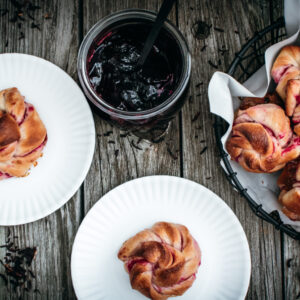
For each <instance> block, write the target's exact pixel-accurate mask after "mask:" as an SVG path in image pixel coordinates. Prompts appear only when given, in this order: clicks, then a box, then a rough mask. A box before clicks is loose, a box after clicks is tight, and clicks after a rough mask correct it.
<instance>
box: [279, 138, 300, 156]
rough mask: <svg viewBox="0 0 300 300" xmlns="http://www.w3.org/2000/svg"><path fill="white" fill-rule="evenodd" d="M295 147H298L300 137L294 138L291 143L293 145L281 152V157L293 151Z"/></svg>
mask: <svg viewBox="0 0 300 300" xmlns="http://www.w3.org/2000/svg"><path fill="white" fill-rule="evenodd" d="M297 146H300V137H297V138H295V139H294V141H293V144H292V145H291V146H289V147H287V148H286V149H284V150H283V151H282V152H281V155H284V154H285V153H287V152H289V151H291V150H293V149H295V148H296V147H297Z"/></svg>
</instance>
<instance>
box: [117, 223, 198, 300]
mask: <svg viewBox="0 0 300 300" xmlns="http://www.w3.org/2000/svg"><path fill="white" fill-rule="evenodd" d="M118 258H119V259H121V260H122V261H123V262H124V263H125V270H126V272H127V273H129V277H130V282H131V286H132V288H133V289H136V290H138V291H140V292H141V293H142V294H143V295H145V296H146V297H148V298H151V299H153V300H164V299H167V298H168V297H172V296H178V295H182V294H183V293H184V292H185V291H186V290H187V289H188V288H189V287H190V286H191V285H192V284H193V282H194V280H195V278H196V273H197V270H198V267H199V265H200V262H201V253H200V248H199V246H198V244H197V242H196V241H195V239H194V238H193V237H192V236H191V234H190V232H189V230H188V229H187V228H186V227H185V226H183V225H179V224H173V223H166V222H158V223H155V224H154V225H153V226H152V227H151V228H150V229H145V230H143V231H141V232H139V233H137V234H136V235H135V236H133V237H132V238H130V239H129V240H127V241H125V242H124V244H123V245H122V247H121V249H120V250H119V253H118Z"/></svg>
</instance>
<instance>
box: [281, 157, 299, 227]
mask: <svg viewBox="0 0 300 300" xmlns="http://www.w3.org/2000/svg"><path fill="white" fill-rule="evenodd" d="M277 183H278V185H279V187H280V190H281V192H280V194H279V198H278V200H279V202H280V203H281V204H282V205H283V209H282V211H283V212H284V213H285V214H286V215H287V216H288V217H289V218H290V219H291V220H294V221H300V158H297V159H296V160H293V161H291V162H289V163H288V164H287V165H286V166H285V168H284V169H283V171H282V173H281V174H280V176H279V178H278V182H277Z"/></svg>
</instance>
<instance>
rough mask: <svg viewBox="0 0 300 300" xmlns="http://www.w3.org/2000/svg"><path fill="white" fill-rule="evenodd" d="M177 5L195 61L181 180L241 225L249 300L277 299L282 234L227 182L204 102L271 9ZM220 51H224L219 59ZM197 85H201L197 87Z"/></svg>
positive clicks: (251, 4) (253, 4)
mask: <svg viewBox="0 0 300 300" xmlns="http://www.w3.org/2000/svg"><path fill="white" fill-rule="evenodd" d="M178 5H179V8H178V14H179V15H178V23H179V28H180V29H181V31H182V32H183V33H184V35H185V36H186V38H187V40H188V43H189V46H190V50H191V53H192V57H193V60H192V68H193V69H192V81H191V86H190V95H192V99H191V101H189V102H188V103H187V104H186V105H185V106H184V108H183V112H182V124H183V176H184V177H187V178H190V179H192V180H195V181H196V182H199V183H201V184H203V185H204V186H206V187H208V188H209V189H211V190H212V191H214V192H215V193H216V194H218V195H220V196H221V197H222V199H224V201H225V202H226V203H227V204H228V205H229V206H230V207H231V208H232V209H233V211H234V212H235V213H236V215H237V217H238V218H239V220H240V221H241V223H242V226H243V228H244V229H245V232H246V235H247V237H248V240H249V246H250V250H251V257H252V277H251V283H250V288H249V292H248V296H247V298H248V299H281V297H282V274H281V241H280V233H279V232H277V231H276V230H275V229H274V228H273V226H271V225H269V224H267V223H266V222H263V221H262V220H260V219H259V218H257V217H256V216H255V215H254V214H253V212H252V211H251V209H250V207H249V206H248V204H247V203H246V201H245V200H244V199H243V198H241V197H240V196H239V195H238V194H237V193H235V192H234V191H233V189H232V187H231V186H230V185H229V183H228V182H227V180H226V178H225V176H224V174H223V172H222V169H221V167H220V165H219V160H220V159H219V156H218V151H217V147H216V142H215V136H214V131H213V126H212V125H213V123H212V117H211V115H210V114H209V105H208V99H207V85H208V82H209V80H210V78H211V76H212V74H213V73H214V71H216V69H219V70H222V71H226V69H227V68H228V66H229V64H230V62H231V60H232V59H233V58H234V54H235V52H237V51H238V50H239V49H240V48H241V46H242V45H243V44H244V43H245V41H246V40H247V38H249V37H251V36H252V35H253V34H254V33H255V32H256V31H258V30H260V29H262V28H264V27H265V26H267V25H268V24H269V3H268V1H247V2H246V1H229V0H228V1H227V0H226V1H225V0H224V1H198V0H194V1H188V2H187V1H179V2H178ZM196 21H204V22H206V23H207V24H208V25H211V29H210V35H209V36H208V38H206V39H204V40H198V39H195V37H194V36H193V34H192V26H193V24H194V23H195V22H196ZM204 45H205V46H204ZM218 49H226V50H228V51H225V53H224V55H222V53H221V51H220V50H218ZM209 61H211V63H209ZM213 65H216V67H214V66H213ZM200 82H203V84H202V85H200V86H199V87H198V86H197V84H198V83H200ZM199 113H200V114H199ZM198 114H199V117H198V118H197V120H196V121H194V122H192V118H193V116H196V115H198ZM205 147H207V150H206V151H205V149H206V148H205ZM203 151H205V152H203Z"/></svg>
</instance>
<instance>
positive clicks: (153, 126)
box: [77, 9, 191, 142]
mask: <svg viewBox="0 0 300 300" xmlns="http://www.w3.org/2000/svg"><path fill="white" fill-rule="evenodd" d="M155 18H156V14H155V13H153V12H150V11H146V10H138V9H131V10H123V11H119V12H117V13H114V14H111V15H109V16H107V17H105V18H103V19H101V20H100V21H99V22H98V23H96V24H95V25H94V26H93V27H92V28H91V29H90V30H89V32H88V33H87V35H86V36H85V38H84V40H83V42H82V44H81V46H80V49H79V54H78V62H77V68H78V75H79V80H80V83H81V86H82V88H83V91H84V93H85V95H86V97H87V98H88V99H89V101H90V102H91V103H92V104H93V106H94V107H95V108H96V112H97V113H98V114H99V115H100V116H101V117H102V118H104V119H105V120H107V121H108V122H110V123H112V124H114V125H116V126H118V127H120V128H121V129H123V130H126V131H130V132H132V133H133V134H135V135H136V136H139V137H141V138H145V139H147V140H150V141H154V142H155V141H157V140H159V139H160V138H161V137H162V135H163V134H164V133H165V132H166V130H167V128H168V125H169V122H170V121H171V119H173V118H174V115H175V113H176V112H177V111H178V110H179V109H181V107H182V105H183V103H184V101H185V100H186V92H187V87H188V83H189V79H190V73H191V56H190V53H189V50H188V46H187V43H186V41H185V39H184V37H183V36H182V34H181V33H180V31H179V30H178V28H177V27H175V26H174V25H173V24H172V23H170V22H169V21H166V22H165V23H164V25H163V27H162V29H161V32H160V34H159V36H158V38H157V40H156V42H155V45H156V44H157V43H158V44H159V47H160V48H161V47H162V48H163V50H164V51H165V52H166V55H168V57H169V59H170V61H171V62H172V64H173V67H174V70H175V71H174V72H176V83H175V87H174V91H172V94H171V95H170V96H168V98H167V99H166V100H164V102H162V103H161V104H159V105H157V106H155V107H153V108H151V109H147V110H142V111H125V110H121V109H118V108H116V107H114V106H112V105H111V104H110V103H108V102H107V101H105V99H104V98H103V97H102V96H101V95H99V93H97V92H96V90H95V89H94V88H93V86H92V84H91V83H90V78H89V74H88V68H87V64H88V60H89V59H90V58H89V56H90V55H91V54H90V53H91V50H93V49H94V48H93V47H96V46H97V45H99V44H100V43H102V42H103V40H104V39H105V38H106V37H107V36H109V35H110V34H111V32H113V31H117V30H118V29H119V28H122V27H124V26H128V25H130V26H132V25H133V26H135V27H134V28H136V30H137V32H138V31H139V30H140V29H141V28H143V27H145V26H147V27H148V28H149V31H150V29H151V25H152V24H153V22H154V21H155ZM142 38H143V39H144V40H146V38H147V36H143V37H142ZM143 42H145V41H143Z"/></svg>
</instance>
